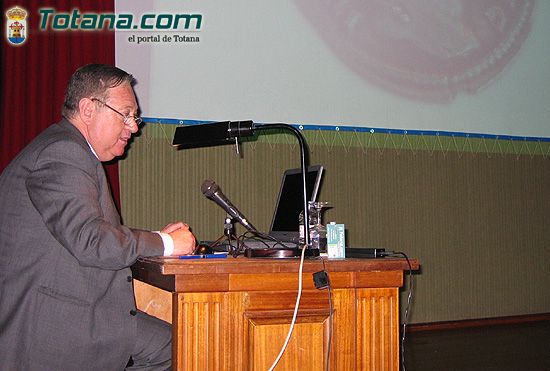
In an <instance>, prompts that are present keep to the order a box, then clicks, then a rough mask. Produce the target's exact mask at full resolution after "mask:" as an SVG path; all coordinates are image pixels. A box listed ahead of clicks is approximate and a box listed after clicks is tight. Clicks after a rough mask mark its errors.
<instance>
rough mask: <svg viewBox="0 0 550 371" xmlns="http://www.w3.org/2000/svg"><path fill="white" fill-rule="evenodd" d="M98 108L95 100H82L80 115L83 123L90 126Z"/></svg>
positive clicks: (80, 102)
mask: <svg viewBox="0 0 550 371" xmlns="http://www.w3.org/2000/svg"><path fill="white" fill-rule="evenodd" d="M96 108H97V106H96V104H95V102H94V101H93V100H91V99H90V98H82V99H81V100H80V101H79V102H78V115H79V116H80V119H81V120H82V122H84V123H85V124H86V125H88V124H89V123H90V122H91V120H92V118H93V116H94V114H95V110H96Z"/></svg>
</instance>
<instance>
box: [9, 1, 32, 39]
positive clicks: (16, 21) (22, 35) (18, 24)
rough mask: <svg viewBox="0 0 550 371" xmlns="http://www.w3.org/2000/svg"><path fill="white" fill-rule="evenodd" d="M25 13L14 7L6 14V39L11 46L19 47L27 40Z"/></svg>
mask: <svg viewBox="0 0 550 371" xmlns="http://www.w3.org/2000/svg"><path fill="white" fill-rule="evenodd" d="M27 14H28V13H27V11H26V10H25V9H23V8H20V7H18V6H15V7H13V8H11V9H9V10H8V11H7V12H6V17H7V19H8V20H7V22H6V38H7V40H8V42H9V43H10V44H12V45H21V44H23V43H24V42H25V41H26V40H27V31H28V29H27Z"/></svg>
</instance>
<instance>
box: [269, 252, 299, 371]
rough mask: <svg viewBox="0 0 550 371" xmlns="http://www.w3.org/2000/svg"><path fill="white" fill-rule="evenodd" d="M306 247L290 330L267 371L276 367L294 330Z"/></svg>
mask: <svg viewBox="0 0 550 371" xmlns="http://www.w3.org/2000/svg"><path fill="white" fill-rule="evenodd" d="M306 248H307V247H306V246H304V247H302V255H301V257H300V269H299V270H298V274H299V276H298V295H297V297H296V304H295V306H294V314H293V315H292V322H291V323H290V329H289V330H288V334H287V336H286V340H285V343H284V344H283V346H282V348H281V351H280V352H279V355H278V356H277V358H276V359H275V361H274V362H273V364H272V365H271V367H270V368H269V371H272V370H273V369H274V368H275V366H277V363H279V361H280V360H281V357H282V356H283V353H284V352H285V350H286V347H287V346H288V342H289V341H290V337H291V336H292V331H293V330H294V325H295V324H296V316H297V315H298V307H299V306H300V299H301V297H302V281H303V280H302V271H303V268H304V258H305V256H306Z"/></svg>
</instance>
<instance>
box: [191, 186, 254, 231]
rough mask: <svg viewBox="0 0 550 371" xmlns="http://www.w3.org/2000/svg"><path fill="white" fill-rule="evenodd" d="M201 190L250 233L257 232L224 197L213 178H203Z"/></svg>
mask: <svg viewBox="0 0 550 371" xmlns="http://www.w3.org/2000/svg"><path fill="white" fill-rule="evenodd" d="M201 192H202V194H203V195H205V196H206V197H207V198H209V199H211V200H212V201H214V202H215V203H217V204H218V205H219V206H220V207H221V208H222V209H224V210H225V212H226V213H228V214H229V215H230V216H231V217H232V218H233V219H236V220H237V221H238V222H239V223H241V224H242V225H243V226H244V227H245V228H246V229H248V230H249V231H250V232H252V233H258V230H257V229H256V228H255V227H254V226H253V225H252V224H250V223H249V222H248V221H247V220H246V217H245V216H244V215H243V214H242V213H241V212H240V211H239V209H237V208H236V207H235V206H233V204H232V203H231V201H229V200H228V199H227V197H225V195H224V194H223V192H222V190H221V189H220V187H219V186H218V185H217V184H216V183H215V182H214V181H213V180H205V181H204V182H203V183H202V186H201Z"/></svg>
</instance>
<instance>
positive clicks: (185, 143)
mask: <svg viewBox="0 0 550 371" xmlns="http://www.w3.org/2000/svg"><path fill="white" fill-rule="evenodd" d="M275 129H282V130H288V131H291V132H292V133H293V134H294V135H295V136H296V138H298V142H299V144H300V161H301V164H300V166H301V171H302V188H303V189H302V192H303V199H304V204H303V211H304V239H305V246H306V248H307V247H309V246H311V245H310V237H309V222H308V221H309V208H308V202H307V188H306V169H307V166H306V158H307V155H306V151H307V145H306V141H305V138H304V136H303V135H302V133H301V132H300V130H298V129H296V128H295V127H293V126H292V125H289V124H282V123H280V124H279V123H277V124H254V122H252V121H223V122H216V123H211V124H200V125H189V126H180V127H178V128H176V132H175V134H174V140H173V141H172V145H173V146H177V147H178V148H197V147H210V146H217V145H222V144H235V145H237V146H238V145H239V139H240V138H245V137H251V136H254V134H255V133H257V132H264V131H267V130H275ZM205 195H206V193H205ZM238 221H240V220H238ZM241 224H243V223H242V222H241ZM243 225H244V224H243ZM244 227H246V228H247V229H249V230H251V229H250V228H249V226H247V225H244ZM251 231H252V230H251ZM252 232H253V233H257V231H252Z"/></svg>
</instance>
